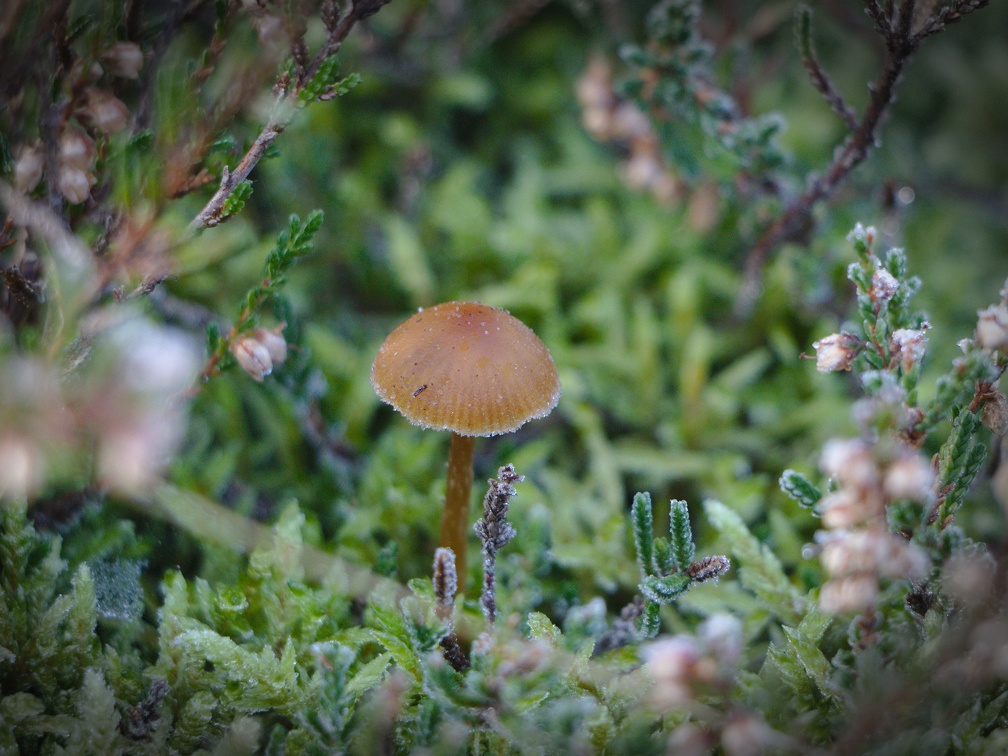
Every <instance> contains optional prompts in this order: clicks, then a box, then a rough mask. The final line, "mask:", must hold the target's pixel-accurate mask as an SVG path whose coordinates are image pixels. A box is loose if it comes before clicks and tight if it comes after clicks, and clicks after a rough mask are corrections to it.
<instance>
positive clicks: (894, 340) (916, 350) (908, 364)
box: [891, 323, 930, 373]
mask: <svg viewBox="0 0 1008 756" xmlns="http://www.w3.org/2000/svg"><path fill="white" fill-rule="evenodd" d="M929 327H930V326H928V324H927V323H925V324H924V325H923V326H921V327H920V328H897V329H896V330H895V331H893V332H892V337H891V345H892V350H893V354H894V356H896V357H897V358H898V359H899V361H900V366H901V367H902V368H903V372H904V373H906V372H909V371H910V370H911V369H913V367H914V366H915V365H918V364H919V363H920V361H921V360H922V359H924V352H925V350H926V348H927V335H926V333H925V332H926V331H927V329H928V328H929Z"/></svg>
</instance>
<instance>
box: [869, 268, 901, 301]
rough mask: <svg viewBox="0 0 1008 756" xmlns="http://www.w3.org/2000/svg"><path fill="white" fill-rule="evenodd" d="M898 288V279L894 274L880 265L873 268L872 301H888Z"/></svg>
mask: <svg viewBox="0 0 1008 756" xmlns="http://www.w3.org/2000/svg"><path fill="white" fill-rule="evenodd" d="M897 289H899V281H897V280H896V276H894V275H893V274H892V273H890V272H889V271H888V270H886V269H885V268H882V267H878V268H875V273H874V274H873V275H872V282H871V291H870V292H869V294H870V295H871V298H872V301H873V302H888V301H889V300H890V299H892V298H893V295H894V294H896V290H897Z"/></svg>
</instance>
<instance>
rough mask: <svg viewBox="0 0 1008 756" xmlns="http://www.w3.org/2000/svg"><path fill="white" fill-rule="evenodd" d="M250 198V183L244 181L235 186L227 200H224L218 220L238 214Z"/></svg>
mask: <svg viewBox="0 0 1008 756" xmlns="http://www.w3.org/2000/svg"><path fill="white" fill-rule="evenodd" d="M251 196H252V182H251V181H248V180H247V179H246V180H245V181H242V182H241V183H240V184H238V185H237V186H235V188H234V189H233V190H232V191H231V194H230V195H229V196H228V198H227V199H226V200H224V206H223V208H221V215H220V220H221V221H223V220H224V219H225V218H230V217H231V216H232V215H235V214H237V213H240V212H241V211H242V208H244V207H245V203H246V202H247V201H248V199H249V197H251Z"/></svg>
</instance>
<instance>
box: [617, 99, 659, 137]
mask: <svg viewBox="0 0 1008 756" xmlns="http://www.w3.org/2000/svg"><path fill="white" fill-rule="evenodd" d="M612 117H613V121H614V124H613V126H614V131H615V135H616V136H617V137H620V138H623V139H630V140H637V139H643V140H647V139H649V138H651V137H652V134H651V123H650V122H649V121H648V119H647V116H646V115H644V113H642V112H641V110H640V108H638V107H637V106H636V105H634V104H633V103H630V102H623V103H620V104H619V105H618V106H617V107H616V110H615V111H614V112H613V116H612Z"/></svg>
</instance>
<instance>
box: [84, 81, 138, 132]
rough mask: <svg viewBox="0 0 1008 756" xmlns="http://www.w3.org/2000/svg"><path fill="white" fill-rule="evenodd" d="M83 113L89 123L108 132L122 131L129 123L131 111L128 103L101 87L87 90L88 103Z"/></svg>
mask: <svg viewBox="0 0 1008 756" xmlns="http://www.w3.org/2000/svg"><path fill="white" fill-rule="evenodd" d="M82 114H83V116H84V117H85V118H86V119H87V121H88V123H90V124H91V125H92V126H94V127H95V128H96V129H98V130H100V131H104V132H105V133H107V134H112V133H114V132H116V131H122V130H123V129H125V128H126V126H127V125H129V118H130V112H129V108H127V107H126V104H125V103H124V102H123V101H122V100H120V99H119V98H118V97H116V96H115V95H114V94H112V93H111V92H105V91H103V90H101V89H89V90H88V91H87V103H86V104H85V105H84V109H83V112H82Z"/></svg>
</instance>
